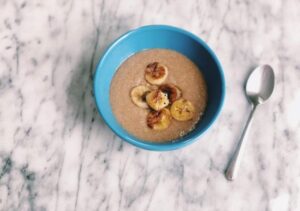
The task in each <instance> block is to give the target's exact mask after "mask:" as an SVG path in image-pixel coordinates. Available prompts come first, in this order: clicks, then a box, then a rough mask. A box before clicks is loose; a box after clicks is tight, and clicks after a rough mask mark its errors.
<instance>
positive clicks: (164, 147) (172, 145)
mask: <svg viewBox="0 0 300 211" xmlns="http://www.w3.org/2000/svg"><path fill="white" fill-rule="evenodd" d="M151 29H165V30H166V29H167V30H171V31H175V32H179V33H182V34H184V35H186V36H188V37H191V38H192V39H194V40H195V41H197V42H198V43H199V44H200V45H202V46H203V47H204V48H205V50H206V51H207V52H208V53H209V54H210V55H211V57H212V58H213V60H214V61H215V63H216V65H217V67H218V68H217V69H218V71H219V74H220V78H221V82H222V84H221V92H222V93H221V99H220V104H219V106H218V108H217V111H216V113H215V115H214V116H213V117H212V118H211V120H210V122H209V123H208V124H207V125H205V126H204V127H203V129H202V130H201V131H199V132H197V133H194V134H193V135H191V136H189V137H187V138H185V137H183V138H182V139H181V140H180V141H176V140H174V141H172V142H166V143H152V142H146V141H143V140H140V139H138V138H136V137H130V136H128V135H127V134H124V133H123V132H122V131H119V130H116V129H115V128H114V127H113V125H112V124H111V122H110V121H109V120H108V119H106V117H105V115H103V113H102V110H101V106H100V105H99V102H100V99H98V96H99V95H97V94H96V93H97V88H96V82H95V78H97V75H98V74H99V71H100V70H99V69H100V68H101V66H102V63H103V62H104V60H105V59H106V57H107V55H108V53H109V52H110V51H111V50H112V49H113V48H114V47H115V46H116V45H117V44H118V43H119V42H121V41H122V40H123V39H125V38H127V37H128V36H130V35H131V34H133V33H136V32H139V31H145V30H151ZM145 50H146V49H145ZM93 89H94V97H95V101H96V107H97V110H98V112H99V114H100V115H101V117H102V119H103V120H104V122H105V123H106V125H108V127H109V128H110V129H111V130H112V131H113V132H114V133H115V134H116V135H117V136H119V137H120V138H121V139H122V140H124V141H126V142H128V143H130V144H132V145H134V146H136V147H139V148H142V149H146V150H152V151H170V150H176V149H179V148H182V147H185V146H187V145H189V144H192V143H194V142H195V141H196V140H197V138H199V137H201V136H202V135H203V134H204V133H205V132H206V131H207V130H208V129H209V128H210V126H211V125H212V124H213V123H214V122H215V121H216V119H217V118H218V117H219V115H220V112H221V109H222V107H223V105H224V99H225V77H224V71H223V68H222V66H221V64H220V62H219V60H218V58H217V56H216V55H215V53H214V52H213V51H212V50H211V48H210V47H209V46H208V45H207V44H206V43H205V42H204V41H203V40H202V39H200V38H199V37H197V36H196V35H194V34H193V33H191V32H189V31H186V30H184V29H181V28H177V27H174V26H169V25H146V26H142V27H139V28H136V29H133V30H130V31H128V32H126V33H125V34H123V35H121V36H120V37H119V38H117V39H116V40H115V41H114V42H112V43H111V44H110V45H109V46H108V47H107V49H106V50H105V51H104V53H103V55H102V57H101V59H100V61H99V63H98V65H97V68H96V72H95V75H94V80H93Z"/></svg>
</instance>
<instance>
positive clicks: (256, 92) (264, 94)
mask: <svg viewBox="0 0 300 211" xmlns="http://www.w3.org/2000/svg"><path fill="white" fill-rule="evenodd" d="M274 83H275V76H274V71H273V69H272V67H271V66H270V65H261V66H258V67H257V68H255V70H254V71H253V72H252V73H251V75H250V76H249V78H248V80H247V84H246V90H245V91H246V95H247V97H248V99H249V100H250V102H251V103H253V104H254V105H258V104H262V103H264V102H265V101H266V100H267V99H268V98H269V97H270V96H271V94H272V92H273V90H274Z"/></svg>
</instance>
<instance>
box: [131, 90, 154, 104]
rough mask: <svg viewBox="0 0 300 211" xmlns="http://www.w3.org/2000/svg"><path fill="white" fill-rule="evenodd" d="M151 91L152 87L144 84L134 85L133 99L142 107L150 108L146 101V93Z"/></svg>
mask: <svg viewBox="0 0 300 211" xmlns="http://www.w3.org/2000/svg"><path fill="white" fill-rule="evenodd" d="M149 93H150V88H149V87H147V86H144V85H139V86H136V87H134V88H133V89H132V90H131V92H130V96H131V100H132V102H133V103H134V104H135V105H137V106H138V107H140V108H148V104H147V102H146V95H147V94H149Z"/></svg>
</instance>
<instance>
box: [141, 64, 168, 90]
mask: <svg viewBox="0 0 300 211" xmlns="http://www.w3.org/2000/svg"><path fill="white" fill-rule="evenodd" d="M167 76H168V68H167V67H166V66H164V65H161V64H159V63H158V62H153V63H150V64H148V65H147V67H146V70H145V79H146V81H148V82H149V83H150V84H154V85H159V84H162V83H163V82H164V81H165V80H166V78H167Z"/></svg>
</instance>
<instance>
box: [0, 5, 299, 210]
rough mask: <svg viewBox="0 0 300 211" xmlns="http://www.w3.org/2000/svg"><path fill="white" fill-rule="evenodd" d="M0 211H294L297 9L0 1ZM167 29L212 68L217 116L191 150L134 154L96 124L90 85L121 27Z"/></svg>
mask: <svg viewBox="0 0 300 211" xmlns="http://www.w3.org/2000/svg"><path fill="white" fill-rule="evenodd" d="M0 8H1V9H0V40H1V41H0V210H1V211H2V210H3V211H7V210H22V211H23V210H39V211H45V210H51V211H52V210H55V211H56V210H59V211H60V210H88V211H90V210H91V211H92V210H101V211H102V210H110V211H111V210H112V211H114V210H119V211H123V210H133V211H141V210H145V211H157V210H162V211H165V210H166V211H169V210H183V211H187V210H196V211H198V210H205V211H217V210H219V211H227V210H228V211H235V210H236V211H242V210H243V211H252V210H253V211H260V210H266V211H294V210H300V168H299V166H300V149H299V147H300V142H299V139H300V115H299V113H300V112H299V105H300V92H299V91H300V90H299V88H300V83H299V82H300V81H299V79H300V63H299V55H300V30H299V29H300V12H299V11H300V2H299V1H298V0H286V1H285V0H264V1H263V0H260V1H243V0H233V1H232V0H229V1H208V0H207V1H196V0H191V1H181V0H177V1H170V0H165V1H138V0H135V1H120V0H110V1H108V0H104V1H101V0H99V1H98V0H89V1H88V0H87V1H75V0H57V1H42V0H40V1H39V0H35V1H17V0H12V1H8V0H2V1H0ZM146 24H170V25H175V26H178V27H182V28H185V29H187V30H189V31H191V32H193V33H195V34H197V35H198V36H200V37H201V38H203V39H204V40H205V41H207V43H208V44H209V46H211V48H212V49H214V51H215V52H216V54H217V56H218V57H219V59H220V61H221V63H222V65H223V68H224V71H225V77H226V82H227V85H226V87H227V94H226V100H225V105H224V109H223V111H222V114H221V116H220V118H219V119H218V121H217V122H216V123H215V124H214V126H213V127H212V128H211V129H210V130H209V131H208V132H207V133H206V134H205V135H204V136H203V137H201V138H200V140H199V141H198V142H196V143H194V144H192V145H190V146H188V147H186V148H183V149H181V150H177V151H171V152H150V151H145V150H141V149H137V148H135V147H133V146H131V145H129V144H127V143H125V142H123V141H121V140H120V139H119V138H118V137H116V136H115V135H114V134H113V133H112V132H111V131H110V130H109V129H108V127H107V126H106V125H105V124H104V123H103V121H102V120H101V118H100V117H99V116H98V113H97V111H96V108H95V104H94V100H93V98H92V94H91V93H92V86H91V82H92V75H93V73H94V70H95V66H96V64H97V61H98V59H99V57H100V55H101V54H102V52H103V49H104V48H105V47H107V46H108V45H109V43H110V42H111V41H113V40H114V39H116V38H117V37H118V36H120V35H121V34H123V33H125V32H126V31H128V30H129V29H133V28H136V27H138V26H141V25H146ZM263 63H268V64H271V65H272V66H273V68H274V70H275V73H276V89H275V92H274V95H273V96H272V98H271V99H270V101H269V102H268V103H266V104H265V105H263V106H261V107H260V108H259V109H258V110H257V113H256V116H255V118H254V124H253V127H252V129H251V132H250V136H249V142H248V145H247V150H246V153H245V156H244V159H243V162H242V166H241V170H240V174H239V177H238V179H237V180H236V181H234V182H228V181H227V180H226V179H225V177H224V174H223V172H224V169H225V168H226V165H227V163H228V160H229V159H230V157H231V155H232V153H233V151H234V149H235V146H236V145H237V143H238V139H239V136H240V135H241V130H242V128H243V126H244V124H245V122H246V119H247V116H248V114H249V112H250V105H249V103H248V102H247V100H246V98H245V96H244V92H243V83H244V81H245V78H246V76H247V75H248V74H249V71H250V70H251V69H252V68H253V67H255V66H256V65H258V64H263Z"/></svg>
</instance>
